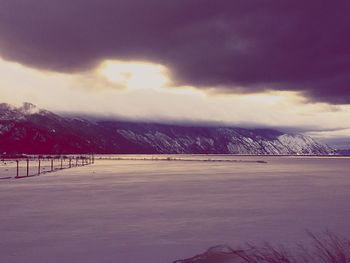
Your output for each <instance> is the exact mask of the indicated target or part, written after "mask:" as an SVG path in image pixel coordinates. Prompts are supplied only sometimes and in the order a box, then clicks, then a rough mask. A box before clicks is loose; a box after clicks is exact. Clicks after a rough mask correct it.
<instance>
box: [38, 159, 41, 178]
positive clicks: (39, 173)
mask: <svg viewBox="0 0 350 263" xmlns="http://www.w3.org/2000/svg"><path fill="white" fill-rule="evenodd" d="M40 161H41V160H40V158H39V163H38V174H40Z"/></svg>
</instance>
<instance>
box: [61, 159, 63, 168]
mask: <svg viewBox="0 0 350 263" xmlns="http://www.w3.org/2000/svg"><path fill="white" fill-rule="evenodd" d="M62 169H63V166H62V158H61V170H62Z"/></svg>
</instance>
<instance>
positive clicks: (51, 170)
mask: <svg viewBox="0 0 350 263" xmlns="http://www.w3.org/2000/svg"><path fill="white" fill-rule="evenodd" d="M52 171H53V159H51V172H52Z"/></svg>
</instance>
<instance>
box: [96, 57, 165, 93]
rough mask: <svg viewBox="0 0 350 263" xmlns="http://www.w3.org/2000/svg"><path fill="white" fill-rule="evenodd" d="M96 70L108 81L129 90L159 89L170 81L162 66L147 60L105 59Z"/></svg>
mask: <svg viewBox="0 0 350 263" xmlns="http://www.w3.org/2000/svg"><path fill="white" fill-rule="evenodd" d="M97 71H98V73H99V74H101V75H102V76H104V77H106V78H107V80H109V81H110V82H113V83H115V84H116V85H118V86H121V87H126V88H128V89H130V90H137V89H161V88H162V87H165V86H166V85H167V84H168V83H169V82H170V80H169V78H168V76H167V69H166V68H165V67H164V66H162V65H160V64H153V63H147V62H137V61H134V62H123V61H118V60H107V61H105V62H103V63H102V64H101V65H100V67H99V68H98V70H97Z"/></svg>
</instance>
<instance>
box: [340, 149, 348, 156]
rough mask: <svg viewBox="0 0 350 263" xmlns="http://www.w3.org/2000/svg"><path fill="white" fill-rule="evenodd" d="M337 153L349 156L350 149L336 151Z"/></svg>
mask: <svg viewBox="0 0 350 263" xmlns="http://www.w3.org/2000/svg"><path fill="white" fill-rule="evenodd" d="M337 153H338V154H341V155H350V149H342V150H337Z"/></svg>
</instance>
